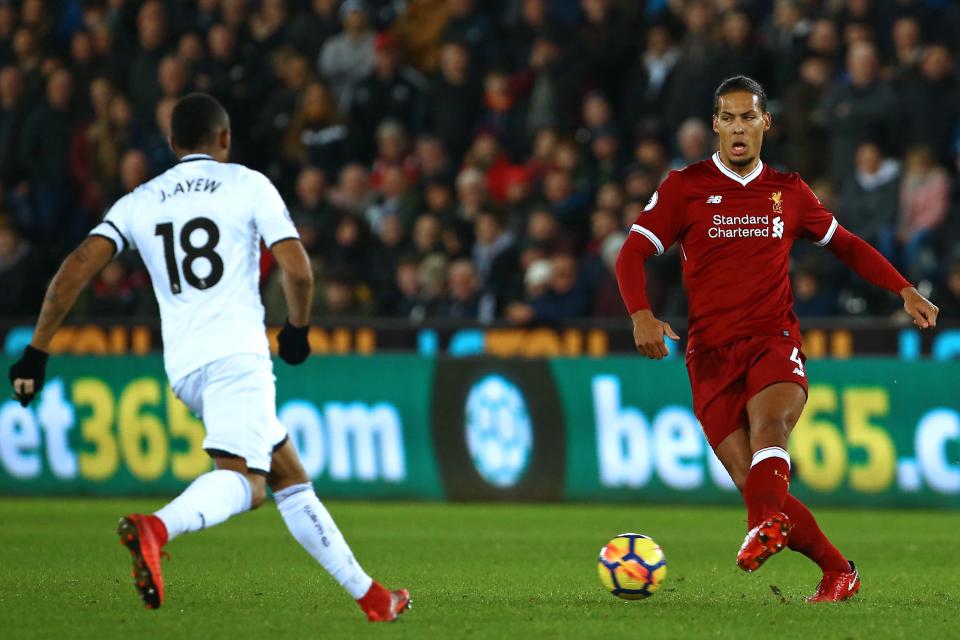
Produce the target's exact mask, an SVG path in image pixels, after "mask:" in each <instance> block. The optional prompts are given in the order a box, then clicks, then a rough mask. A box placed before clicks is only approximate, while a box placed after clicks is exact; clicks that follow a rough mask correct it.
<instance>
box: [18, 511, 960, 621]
mask: <svg viewBox="0 0 960 640" xmlns="http://www.w3.org/2000/svg"><path fill="white" fill-rule="evenodd" d="M159 506H160V502H159V501H157V500H155V499H141V500H122V501H121V500H97V499H12V498H5V499H0V635H2V636H3V637H4V638H17V639H21V638H64V637H66V638H70V640H75V639H80V638H98V639H105V638H128V639H133V638H144V639H146V638H176V639H178V640H189V639H192V638H253V637H260V638H324V639H334V638H346V639H351V640H352V639H354V638H388V637H389V638H417V639H423V638H510V639H511V640H524V639H526V638H600V639H603V640H608V639H614V638H631V639H637V638H639V639H647V638H670V639H678V638H746V637H755V638H771V639H772V638H776V639H777V640H784V639H787V638H804V639H805V640H810V639H812V638H857V639H859V638H864V639H869V640H878V639H880V638H912V639H918V638H936V637H940V638H947V637H956V634H957V633H958V631H957V627H956V624H957V617H956V616H957V611H958V610H960V571H958V569H960V545H958V544H957V543H958V541H960V537H958V529H960V514H957V513H949V512H926V511H857V510H843V511H841V510H835V509H833V510H828V509H818V510H815V511H816V512H817V513H818V515H819V516H820V518H821V522H822V524H823V525H824V527H825V528H826V529H827V531H828V533H829V534H831V535H832V537H833V538H834V540H835V541H836V542H837V544H838V545H839V546H840V547H841V549H843V550H845V551H846V552H847V553H848V554H849V555H850V556H851V557H852V558H853V559H854V560H856V561H857V562H858V563H859V565H860V568H861V573H862V575H863V589H862V591H861V593H860V595H859V596H858V597H857V598H856V599H855V600H854V601H851V602H848V603H843V604H839V605H817V606H813V605H808V604H805V603H804V601H803V599H804V596H806V595H807V594H808V593H810V592H812V590H813V588H814V586H815V585H816V582H817V580H818V579H819V572H818V571H817V569H816V568H815V567H814V566H813V565H812V564H811V563H810V562H808V561H807V560H806V559H805V558H803V557H801V556H799V555H797V554H794V553H792V552H789V551H788V552H784V553H782V554H781V555H779V556H777V557H776V558H773V559H772V560H770V561H769V562H768V563H767V564H766V565H765V566H764V567H763V568H762V569H761V570H760V571H759V572H757V573H756V574H753V575H746V574H743V573H741V572H740V571H738V570H737V569H736V567H735V564H734V557H735V555H736V551H737V548H738V547H739V545H740V542H741V540H742V536H743V533H744V531H743V529H744V527H743V517H744V516H743V513H742V511H741V510H738V509H732V508H706V507H703V508H679V507H676V508H669V507H668V508H664V507H651V506H645V505H633V506H623V505H620V506H585V505H542V506H533V505H509V506H508V505H462V504H455V505H450V504H410V503H350V502H335V503H331V504H330V505H329V507H330V509H331V511H332V512H333V514H334V517H335V518H336V519H337V521H338V522H339V524H340V526H341V528H342V529H343V531H344V532H345V533H346V535H347V538H348V540H349V542H350V543H351V545H352V546H353V549H354V551H355V553H356V555H357V557H358V558H359V559H360V561H361V562H362V563H363V564H364V565H365V567H366V569H367V570H368V571H369V572H370V573H371V574H372V575H374V576H375V577H377V578H378V579H380V580H381V581H383V582H384V583H385V584H387V585H389V586H404V587H407V588H409V589H410V591H411V592H412V594H413V598H414V608H413V610H412V611H410V612H408V613H407V614H405V615H404V616H403V617H402V619H401V620H400V621H399V622H398V623H396V624H393V625H371V624H369V623H367V622H366V621H365V619H364V618H363V616H362V614H361V612H360V610H359V609H358V608H357V607H356V605H354V604H353V603H352V602H351V601H350V599H349V597H348V596H346V595H345V594H344V593H343V592H341V591H340V589H339V587H338V586H337V585H336V584H335V583H334V582H333V580H332V579H331V578H329V576H327V574H326V573H324V572H323V570H322V569H321V568H320V567H319V566H317V565H315V564H314V562H313V560H312V559H311V558H310V557H309V556H308V555H307V554H306V553H305V552H304V551H303V550H302V549H300V547H299V546H297V544H296V543H295V542H294V541H293V539H292V538H291V537H290V536H289V534H288V533H287V531H286V528H285V527H284V525H283V522H282V521H281V519H280V517H279V515H278V514H277V511H276V509H275V508H274V507H273V506H272V505H267V506H265V507H264V508H262V509H260V510H259V511H257V512H255V513H253V514H246V515H243V516H240V517H237V518H234V519H232V520H231V521H229V522H227V523H226V524H224V525H221V526H219V527H217V528H215V529H212V530H210V531H203V532H201V533H197V534H192V535H187V536H184V537H182V538H180V539H178V540H175V541H174V542H173V543H172V544H171V545H169V547H168V551H169V552H170V555H171V560H170V561H168V562H164V572H165V576H166V585H167V586H166V603H165V605H164V606H163V608H161V609H159V610H157V611H149V610H145V609H144V608H143V607H142V605H141V603H140V601H139V598H138V597H137V596H136V594H135V592H134V589H133V586H132V585H131V581H130V578H129V571H130V566H129V561H128V558H129V556H128V554H127V552H126V551H125V550H124V549H123V548H121V547H120V546H119V545H118V544H117V540H116V536H115V535H114V532H113V529H114V526H115V523H116V520H117V518H118V517H119V516H120V515H121V514H124V513H126V512H130V511H145V510H152V509H154V508H156V507H159ZM623 531H637V532H641V533H645V534H648V535H651V536H653V537H654V538H656V540H657V541H658V542H659V543H660V544H661V545H662V546H663V548H664V550H665V551H666V554H667V560H668V562H669V573H668V575H667V580H666V582H665V583H664V585H663V588H662V589H661V591H660V593H657V594H656V595H655V596H654V597H652V598H650V599H648V600H646V601H638V602H627V601H621V600H618V599H616V598H614V597H613V596H611V595H609V594H608V593H606V592H605V591H604V590H603V589H602V588H601V587H600V585H599V582H598V581H597V577H596V567H595V564H596V557H597V554H598V552H599V550H600V547H601V546H602V545H603V544H604V543H605V542H606V541H607V539H609V538H611V537H612V536H614V535H616V534H617V533H620V532H623Z"/></svg>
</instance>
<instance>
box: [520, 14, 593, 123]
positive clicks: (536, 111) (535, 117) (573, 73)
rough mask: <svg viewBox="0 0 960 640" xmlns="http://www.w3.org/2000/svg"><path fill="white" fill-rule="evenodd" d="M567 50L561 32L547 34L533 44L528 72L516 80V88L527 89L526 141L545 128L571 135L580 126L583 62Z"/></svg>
mask: <svg viewBox="0 0 960 640" xmlns="http://www.w3.org/2000/svg"><path fill="white" fill-rule="evenodd" d="M564 46H565V42H564V34H563V33H562V32H560V31H559V30H557V29H556V28H554V29H550V30H548V31H545V32H544V33H542V34H541V35H539V36H538V37H537V39H536V40H535V41H534V43H533V48H532V49H531V51H530V60H529V62H528V63H527V68H526V69H525V70H524V71H523V72H521V74H520V75H519V76H518V77H517V86H518V87H522V88H524V95H525V108H526V115H525V118H524V126H525V129H526V135H527V137H532V136H533V135H535V134H536V132H537V131H540V130H541V129H545V128H554V127H555V128H558V129H562V130H564V131H569V130H570V129H572V128H573V127H574V125H575V124H576V122H577V117H578V113H579V93H580V90H581V89H582V80H583V67H582V60H580V59H579V58H577V57H576V55H574V53H573V52H571V51H569V50H565V49H564Z"/></svg>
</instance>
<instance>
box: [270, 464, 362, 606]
mask: <svg viewBox="0 0 960 640" xmlns="http://www.w3.org/2000/svg"><path fill="white" fill-rule="evenodd" d="M273 499H274V500H276V501H277V508H278V509H280V515H281V516H283V521H284V522H286V523H287V528H288V529H290V533H291V534H293V537H294V538H296V539H297V542H299V543H300V546H302V547H303V548H304V549H306V550H307V553H309V554H310V555H312V556H313V557H314V558H315V559H316V560H317V562H319V563H320V564H321V565H323V568H324V569H326V570H327V571H328V572H330V575H332V576H333V577H334V579H335V580H336V581H337V582H339V583H340V586H342V587H343V588H344V589H346V591H347V592H348V593H349V594H350V595H351V596H353V598H354V599H355V600H359V599H360V598H362V597H363V596H365V595H366V594H367V591H369V590H370V585H371V584H373V579H372V578H371V577H370V576H368V575H367V574H366V573H365V572H364V571H363V569H362V568H361V567H360V563H358V562H357V561H356V560H355V559H354V557H353V552H351V551H350V547H349V546H347V541H346V540H344V538H343V535H342V534H341V533H340V530H339V529H337V525H336V524H335V523H334V521H333V517H332V516H331V515H330V512H329V511H327V508H326V507H324V506H323V504H322V503H321V502H320V499H319V498H317V494H316V493H314V491H313V485H312V484H310V483H309V482H306V483H304V484H295V485H293V486H292V487H287V488H286V489H281V490H280V491H277V492H276V493H274V494H273Z"/></svg>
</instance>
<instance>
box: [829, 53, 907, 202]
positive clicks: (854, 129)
mask: <svg viewBox="0 0 960 640" xmlns="http://www.w3.org/2000/svg"><path fill="white" fill-rule="evenodd" d="M846 68H847V76H846V77H845V78H843V79H840V80H838V81H836V82H835V83H834V85H833V86H832V87H831V89H830V90H829V91H828V93H827V95H826V97H825V98H824V103H823V111H824V122H825V125H826V127H827V133H828V136H829V145H828V147H829V163H828V167H829V175H830V176H831V178H832V179H833V180H834V181H836V182H837V183H842V182H843V180H845V179H846V178H847V177H849V176H850V174H852V173H853V160H854V155H855V154H856V149H857V145H859V144H860V143H861V142H863V141H864V140H867V139H874V140H879V141H882V142H884V143H888V144H889V143H892V142H894V141H895V138H894V135H893V129H894V118H895V117H896V112H897V110H896V107H897V102H896V96H895V95H894V93H893V90H892V89H891V88H890V86H889V84H888V83H887V82H885V81H884V80H882V79H881V78H880V76H879V70H880V59H879V56H878V54H877V49H876V47H875V46H873V45H872V44H867V43H863V42H859V43H856V44H854V45H853V46H851V47H850V49H849V51H848V52H847V67H846Z"/></svg>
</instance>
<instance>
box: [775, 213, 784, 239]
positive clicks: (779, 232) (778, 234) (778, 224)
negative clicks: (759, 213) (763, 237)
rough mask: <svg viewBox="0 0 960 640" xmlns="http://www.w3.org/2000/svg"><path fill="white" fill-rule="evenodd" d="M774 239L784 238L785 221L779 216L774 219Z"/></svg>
mask: <svg viewBox="0 0 960 640" xmlns="http://www.w3.org/2000/svg"><path fill="white" fill-rule="evenodd" d="M773 237H774V238H782V237H783V220H781V219H780V216H777V217H776V218H774V219H773Z"/></svg>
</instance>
